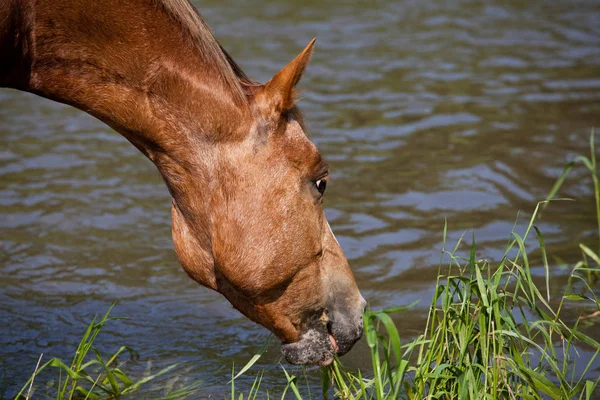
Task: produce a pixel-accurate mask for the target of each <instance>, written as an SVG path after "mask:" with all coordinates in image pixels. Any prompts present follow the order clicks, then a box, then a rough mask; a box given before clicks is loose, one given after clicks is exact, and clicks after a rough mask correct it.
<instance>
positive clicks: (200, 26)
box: [155, 0, 257, 104]
mask: <svg viewBox="0 0 600 400" xmlns="http://www.w3.org/2000/svg"><path fill="white" fill-rule="evenodd" d="M155 1H157V3H158V4H159V5H161V6H162V7H163V8H164V10H165V11H166V12H167V13H168V14H169V16H170V17H171V18H172V19H174V20H176V21H178V22H179V23H180V24H181V26H182V28H183V29H184V30H185V31H186V32H187V33H188V34H189V35H190V38H191V39H192V40H193V42H194V43H195V44H196V46H197V47H198V50H199V52H200V55H201V57H202V58H204V60H205V61H207V62H208V63H210V64H213V65H215V66H216V68H217V70H218V71H219V75H220V77H221V79H222V81H223V83H224V84H225V86H226V87H228V88H230V89H231V91H232V94H233V96H234V98H235V100H237V101H241V102H242V104H243V103H246V102H247V96H246V94H247V93H248V87H249V86H255V85H257V83H256V82H254V81H252V80H251V79H249V78H248V77H247V76H246V74H245V73H244V71H242V69H241V68H240V66H239V65H238V64H237V63H236V62H235V61H234V60H233V59H232V58H231V56H230V55H229V54H227V52H226V51H225V49H223V47H222V46H221V45H220V44H219V42H217V40H216V39H215V38H214V36H213V35H212V32H211V31H210V28H209V27H208V25H207V24H206V22H205V21H204V19H203V18H202V16H201V15H200V13H198V10H196V8H195V7H194V6H193V5H192V4H191V3H190V2H189V1H188V0H155Z"/></svg>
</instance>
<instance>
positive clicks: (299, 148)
mask: <svg viewBox="0 0 600 400" xmlns="http://www.w3.org/2000/svg"><path fill="white" fill-rule="evenodd" d="M284 136H285V139H286V140H285V145H284V150H285V153H286V156H287V157H288V158H289V159H291V160H294V161H296V162H298V163H301V164H307V165H312V164H314V163H315V162H318V161H320V159H321V156H320V154H319V151H318V150H317V147H316V146H315V144H314V143H313V142H312V141H311V140H310V139H309V138H308V136H307V135H306V132H304V129H303V128H302V125H300V123H299V122H298V121H296V120H295V119H291V120H290V121H289V122H288V124H287V127H286V131H285V135H284Z"/></svg>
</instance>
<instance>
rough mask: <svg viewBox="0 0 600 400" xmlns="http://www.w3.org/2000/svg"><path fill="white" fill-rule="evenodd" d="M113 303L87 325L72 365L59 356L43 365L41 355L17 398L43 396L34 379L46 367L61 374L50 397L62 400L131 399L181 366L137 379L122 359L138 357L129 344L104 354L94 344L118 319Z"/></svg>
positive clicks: (184, 392)
mask: <svg viewBox="0 0 600 400" xmlns="http://www.w3.org/2000/svg"><path fill="white" fill-rule="evenodd" d="M113 306H114V304H113ZM113 306H111V307H110V308H109V309H108V311H107V312H106V313H105V314H104V316H103V317H102V318H101V319H100V320H99V321H97V320H96V318H94V319H93V320H92V322H91V323H90V324H89V325H88V327H87V329H86V331H85V332H84V334H83V337H82V338H81V341H80V342H79V345H78V346H77V349H76V350H75V353H74V355H73V359H72V361H71V362H70V363H69V364H66V363H65V362H63V361H62V360H61V359H59V358H53V359H51V360H50V361H48V362H46V363H43V364H40V361H41V360H42V356H40V358H39V360H38V363H37V365H36V366H35V369H34V371H33V374H32V375H31V377H30V378H29V380H28V381H27V382H26V383H25V385H24V386H23V387H22V388H21V390H20V391H19V393H18V394H17V396H16V397H15V398H16V399H33V398H41V396H42V394H38V391H37V390H35V388H34V382H35V378H36V377H37V376H38V375H39V374H40V373H41V372H42V371H43V370H45V369H46V368H54V369H55V370H56V371H57V374H58V384H56V385H54V387H53V388H52V389H53V391H54V394H53V395H52V396H51V397H50V398H55V399H59V400H67V399H69V400H71V399H118V398H121V397H125V396H127V395H131V394H133V396H131V398H136V397H137V396H138V395H139V393H138V391H139V390H140V388H141V387H142V385H144V384H148V383H149V382H151V381H153V380H155V379H156V378H158V377H160V376H162V375H165V374H167V373H169V372H171V371H172V370H174V369H175V368H176V367H177V366H178V365H179V364H174V365H171V366H169V367H167V368H164V369H162V370H161V371H159V372H157V373H154V374H150V373H148V374H145V376H143V377H142V378H141V379H138V380H134V379H133V378H131V377H130V376H129V375H128V374H127V373H125V372H124V371H123V370H122V369H121V368H122V363H121V359H122V358H123V356H124V355H128V356H129V358H130V359H133V358H135V357H136V356H137V354H136V353H135V351H133V350H132V349H131V348H129V347H127V346H122V347H121V348H119V349H118V350H117V351H116V352H115V353H113V354H112V355H109V356H105V355H103V354H102V353H101V352H100V351H99V350H98V349H97V348H96V347H94V341H95V339H96V337H97V336H98V335H99V334H100V332H101V331H102V329H103V328H104V327H105V325H106V323H107V322H109V321H111V320H115V319H118V318H109V317H108V316H109V314H110V312H111V310H112V308H113ZM88 355H89V356H88ZM198 386H199V384H198V383H194V384H192V385H189V386H186V387H184V388H181V389H178V390H175V391H171V392H169V393H165V395H164V396H163V397H162V398H164V399H173V400H174V399H185V398H188V397H190V396H193V395H194V394H196V393H197V392H198ZM155 398H156V397H155Z"/></svg>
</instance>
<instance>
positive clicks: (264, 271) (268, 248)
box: [0, 0, 366, 365]
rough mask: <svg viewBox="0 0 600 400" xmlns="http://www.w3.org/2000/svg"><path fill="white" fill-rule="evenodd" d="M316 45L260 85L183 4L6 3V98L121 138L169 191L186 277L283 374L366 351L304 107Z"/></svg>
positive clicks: (1, 66) (2, 74)
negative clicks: (259, 344) (39, 103)
mask: <svg viewBox="0 0 600 400" xmlns="http://www.w3.org/2000/svg"><path fill="white" fill-rule="evenodd" d="M314 43H315V40H314V39H313V40H312V41H311V42H310V43H309V44H308V45H307V46H306V48H305V49H304V50H302V51H301V52H300V53H299V54H298V56H296V57H295V58H294V59H293V60H292V61H291V62H290V63H289V64H287V65H286V66H284V67H283V68H282V69H281V70H280V71H279V72H277V73H276V74H275V75H274V76H273V77H272V78H271V79H270V80H269V81H268V82H267V83H265V84H262V83H260V82H257V81H254V80H251V79H250V78H248V76H247V75H246V74H245V73H244V72H243V71H242V69H241V68H240V67H239V66H238V64H236V62H235V61H234V60H233V59H232V57H231V56H230V55H229V54H228V53H227V52H226V51H225V50H224V49H223V47H222V46H221V45H220V44H219V42H218V41H217V40H216V39H215V38H214V37H213V35H212V33H211V31H210V29H209V27H208V25H207V24H206V22H205V21H204V19H203V18H202V16H201V15H200V14H199V13H198V11H197V10H196V9H195V8H194V7H193V6H192V5H191V4H190V3H189V2H188V0H94V1H89V0H70V1H55V0H0V60H1V62H0V87H6V88H12V89H17V90H22V91H26V92H30V93H34V94H36V95H39V96H42V97H45V98H47V99H51V100H54V101H58V102H61V103H65V104H68V105H71V106H73V107H76V108H78V109H80V110H83V111H85V112H87V113H89V114H91V115H92V116H94V117H96V118H98V119H99V120H101V121H103V122H104V123H106V124H107V125H109V126H110V127H111V128H112V129H114V130H115V131H117V132H118V133H120V134H121V135H123V136H124V137H125V138H126V139H127V140H128V141H129V142H131V143H132V144H133V145H134V146H135V147H136V148H137V149H139V151H140V152H141V153H142V154H143V155H144V156H146V157H147V158H149V159H150V160H151V161H152V162H153V163H154V165H155V166H156V168H157V169H158V171H159V173H160V175H161V176H162V178H163V180H164V182H165V184H166V186H167V189H168V190H169V193H170V195H171V197H172V206H171V215H172V239H173V245H174V248H175V252H176V254H177V258H178V260H179V262H180V264H181V266H182V267H183V270H184V271H185V272H186V273H187V275H188V276H189V277H190V278H191V279H193V280H194V281H196V282H198V283H199V284H201V285H203V286H205V287H207V288H209V289H212V290H215V291H217V292H219V293H220V294H222V295H223V296H224V297H225V298H226V299H227V300H228V301H229V302H230V303H231V304H232V305H233V306H234V307H235V308H236V309H237V310H239V311H240V312H241V313H242V314H244V315H245V316H246V317H248V318H249V319H250V320H252V321H254V322H256V323H258V324H260V325H262V326H264V327H265V328H267V329H268V330H270V331H271V332H273V334H274V335H275V336H276V337H277V338H278V339H280V340H281V341H282V347H281V349H282V353H283V355H284V356H285V358H286V359H287V361H288V362H290V363H292V364H302V365H305V364H309V365H328V364H330V363H331V362H332V361H333V359H334V357H335V355H336V354H337V355H343V354H345V353H347V352H348V351H349V350H350V349H351V348H352V346H353V345H354V344H355V342H356V341H358V340H359V339H360V337H361V335H362V326H363V321H362V313H363V311H364V308H365V304H366V302H365V300H364V298H363V297H362V296H361V294H360V292H359V289H358V287H357V284H356V280H355V278H354V276H353V274H352V271H351V269H350V267H349V265H348V261H347V260H346V257H345V256H344V253H343V251H342V249H341V247H340V244H339V243H338V241H337V240H336V238H335V236H334V234H333V232H332V231H331V228H330V226H329V223H328V222H327V219H326V217H325V214H324V211H323V196H324V192H325V188H326V186H327V182H328V180H329V169H328V165H327V163H326V162H325V161H324V159H323V157H322V156H321V154H320V153H319V151H318V150H317V148H316V146H315V145H314V143H313V142H312V141H311V140H310V138H309V136H308V135H307V133H306V131H305V124H304V120H303V117H302V113H301V112H300V109H299V108H298V105H297V92H296V85H297V84H298V82H299V81H300V78H301V77H302V75H303V73H304V71H305V69H306V66H307V64H308V62H309V59H310V56H311V53H312V50H313V47H314Z"/></svg>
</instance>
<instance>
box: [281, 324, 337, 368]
mask: <svg viewBox="0 0 600 400" xmlns="http://www.w3.org/2000/svg"><path fill="white" fill-rule="evenodd" d="M281 352H282V353H283V356H284V357H285V359H286V360H287V361H288V362H289V363H290V364H296V365H321V366H326V365H330V364H331V363H332V362H333V360H334V358H335V355H336V354H337V352H338V344H337V340H336V339H335V336H334V335H333V333H331V332H330V329H328V328H327V326H326V325H321V326H319V327H315V328H312V329H309V330H307V331H306V332H305V333H303V334H302V336H300V340H298V341H297V342H293V343H285V342H284V343H283V344H282V346H281Z"/></svg>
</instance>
